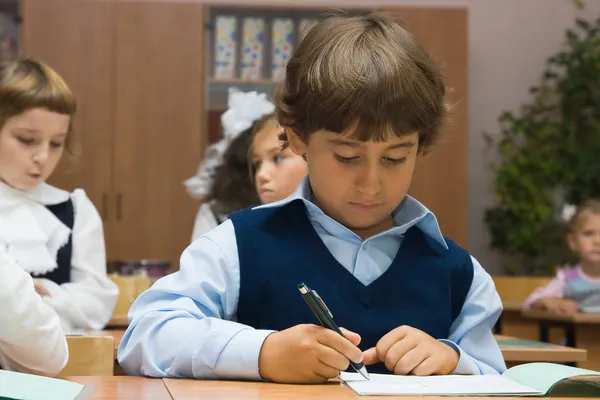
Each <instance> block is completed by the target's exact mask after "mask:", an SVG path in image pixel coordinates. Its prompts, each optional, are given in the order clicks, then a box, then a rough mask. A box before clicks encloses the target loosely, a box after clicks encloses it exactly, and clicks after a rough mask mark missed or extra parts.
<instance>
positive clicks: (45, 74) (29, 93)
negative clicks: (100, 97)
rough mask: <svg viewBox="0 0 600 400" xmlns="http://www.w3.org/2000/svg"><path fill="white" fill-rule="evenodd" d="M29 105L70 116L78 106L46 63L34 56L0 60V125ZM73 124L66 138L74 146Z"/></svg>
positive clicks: (67, 144)
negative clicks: (34, 58) (35, 58)
mask: <svg viewBox="0 0 600 400" xmlns="http://www.w3.org/2000/svg"><path fill="white" fill-rule="evenodd" d="M32 108H45V109H47V110H49V111H53V112H56V113H59V114H64V115H69V116H70V117H72V116H73V115H74V114H75V111H76V110H77V104H76V102H75V97H74V96H73V93H72V92H71V90H70V89H69V87H68V86H67V84H66V83H65V81H64V80H63V79H62V78H61V77H60V75H58V73H56V71H54V70H53V69H52V68H50V67H49V66H48V65H46V64H44V63H42V62H40V61H37V60H33V59H28V58H25V59H21V60H16V61H6V62H1V63H0V129H1V128H2V127H4V124H5V123H6V121H7V120H8V119H10V118H12V117H14V116H17V115H20V114H22V113H24V112H25V111H27V110H30V109H32ZM71 131H72V125H71V126H69V132H68V135H67V138H66V142H65V148H66V149H67V151H68V152H70V153H71V152H72V150H73V147H72V145H73V138H72V136H73V135H72V132H71Z"/></svg>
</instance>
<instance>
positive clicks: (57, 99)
mask: <svg viewBox="0 0 600 400" xmlns="http://www.w3.org/2000/svg"><path fill="white" fill-rule="evenodd" d="M75 108H76V105H75V99H74V98H73V94H72V93H71V91H70V90H69V88H68V87H67V85H66V83H65V82H64V81H63V79H62V78H61V77H60V76H59V75H58V74H57V73H56V72H55V71H53V70H52V69H51V68H50V67H48V66H47V65H45V64H43V63H41V62H37V61H34V60H20V61H15V62H8V63H2V64H1V65H0V251H3V252H5V253H6V255H7V257H9V258H10V259H12V260H14V261H15V262H16V264H17V265H19V267H21V268H22V269H23V270H24V271H25V272H27V273H29V274H30V275H31V276H32V277H33V278H34V281H33V282H34V283H33V285H34V287H35V290H36V291H37V293H38V294H39V295H40V296H42V298H43V300H44V302H45V303H46V304H47V305H48V306H50V308H52V309H54V311H56V313H57V314H58V316H59V317H60V320H61V324H62V325H63V328H64V330H65V331H70V330H73V329H102V328H103V327H104V325H105V324H106V323H107V322H108V320H109V319H110V317H111V315H112V312H113V308H114V306H115V303H116V301H117V297H118V294H119V291H118V288H117V286H116V285H115V284H114V283H113V282H112V281H111V280H110V279H109V278H108V277H107V275H106V252H105V248H104V235H103V230H102V220H101V219H100V215H99V214H98V212H97V211H96V208H95V207H94V205H93V204H92V202H91V201H90V199H89V198H88V197H87V196H86V194H85V192H84V191H83V190H81V189H77V190H75V191H74V192H73V193H69V192H67V191H64V190H61V189H58V188H56V187H53V186H50V185H49V184H47V183H46V180H47V179H48V178H49V177H50V175H52V173H53V172H54V169H55V168H56V165H57V164H58V162H59V161H60V159H61V158H62V156H63V153H64V151H65V149H67V150H69V149H70V148H71V145H72V142H73V132H72V131H71V130H72V129H71V124H72V117H73V115H74V113H75ZM11 270H12V269H11ZM3 279H5V277H3ZM14 279H20V278H18V277H15V278H14ZM32 312H33V311H32ZM32 318H33V317H32ZM40 323H41V322H40ZM23 340H25V337H23ZM29 345H30V344H28V343H27V342H23V343H21V346H29Z"/></svg>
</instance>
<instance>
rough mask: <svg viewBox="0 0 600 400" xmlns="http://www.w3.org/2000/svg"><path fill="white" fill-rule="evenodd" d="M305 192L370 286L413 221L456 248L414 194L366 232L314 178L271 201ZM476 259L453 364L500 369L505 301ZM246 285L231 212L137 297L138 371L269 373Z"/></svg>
mask: <svg viewBox="0 0 600 400" xmlns="http://www.w3.org/2000/svg"><path fill="white" fill-rule="evenodd" d="M298 198H300V199H303V201H304V203H305V204H306V207H307V210H308V216H309V219H310V221H311V223H312V225H313V227H314V228H315V230H316V231H317V233H318V234H319V237H320V238H321V239H322V240H323V242H324V243H325V245H326V246H327V248H328V249H329V251H330V252H331V253H332V254H333V256H334V257H335V258H336V259H337V260H338V261H339V262H340V264H342V265H343V266H344V267H345V268H346V269H347V270H348V271H350V272H351V273H352V274H353V275H354V277H356V279H358V280H359V281H360V282H362V283H363V284H364V285H368V284H369V283H371V282H373V281H374V280H376V279H377V278H378V277H379V276H381V274H383V273H384V272H385V271H386V270H387V268H388V267H389V266H390V265H391V263H392V260H393V259H394V257H395V255H396V253H397V252H398V249H399V248H400V243H401V242H402V238H403V235H404V233H405V232H406V231H407V230H408V229H409V228H410V227H411V226H414V225H416V226H418V227H419V228H420V229H421V230H422V231H423V232H424V233H425V234H427V235H429V236H431V237H432V238H433V239H434V240H436V241H437V242H439V243H440V244H442V246H444V247H447V245H446V242H445V240H444V238H443V236H442V234H441V232H440V228H439V226H438V223H437V220H436V218H435V216H434V215H433V214H432V213H431V212H430V211H429V210H428V209H427V208H426V207H425V206H424V205H422V204H421V203H419V202H418V201H417V200H415V199H413V198H411V197H409V196H407V197H406V198H405V200H404V201H403V203H402V204H401V205H400V206H399V207H398V208H397V209H396V210H395V211H394V214H393V216H394V221H395V222H396V225H397V226H396V227H394V228H392V229H389V230H387V231H385V232H382V233H380V234H377V235H375V236H372V237H370V238H368V239H366V240H364V241H363V240H362V239H361V238H360V237H358V236H357V235H356V234H354V233H353V232H351V231H350V230H349V229H347V228H346V227H344V226H343V225H341V224H339V223H338V222H336V221H335V220H333V219H332V218H330V217H328V216H327V215H325V214H324V213H323V212H322V211H321V210H320V209H319V208H318V207H317V206H316V205H315V204H313V203H312V202H311V201H310V199H311V190H310V185H309V183H308V179H307V178H305V179H304V180H303V181H302V183H300V185H299V186H298V189H297V190H296V192H295V193H294V194H292V195H291V196H290V197H289V198H287V199H285V200H282V201H280V202H277V203H272V204H268V205H263V206H261V207H280V206H282V205H284V204H287V203H289V202H290V201H292V200H294V199H298ZM473 268H474V275H473V282H472V283H471V288H470V290H469V293H468V295H467V298H466V300H465V303H464V306H463V308H462V310H461V312H460V314H459V316H458V317H457V319H456V320H455V321H454V323H453V324H452V326H451V330H450V335H449V338H448V340H442V341H443V342H445V343H447V344H448V345H450V346H452V347H454V348H455V349H456V351H457V352H459V354H460V356H459V362H458V365H457V367H456V369H455V370H454V372H453V373H455V374H474V375H478V374H497V373H501V372H503V371H504V370H505V369H506V366H505V363H504V359H503V357H502V353H501V352H500V348H499V347H498V344H497V342H496V340H495V339H494V336H493V334H492V327H493V325H494V324H495V322H496V320H497V319H498V317H499V315H500V313H501V311H502V303H501V301H500V297H499V296H498V293H497V292H496V289H495V287H494V283H493V281H492V278H491V277H490V276H489V275H488V274H487V273H486V272H485V270H484V269H483V268H482V267H481V265H480V264H479V263H478V262H477V261H476V260H475V259H474V258H473ZM239 289H240V264H239V258H238V251H237V242H236V237H235V231H234V227H233V224H232V222H231V221H226V222H224V223H223V224H221V225H219V226H218V227H217V228H215V229H214V230H212V231H210V232H209V233H207V234H206V235H204V236H201V237H200V238H198V239H197V240H196V241H194V242H193V243H192V244H191V245H190V246H189V247H188V248H187V249H186V250H185V251H184V252H183V255H182V256H181V265H180V270H179V271H178V272H176V273H173V274H171V275H168V276H166V277H164V278H162V279H160V280H159V281H157V282H156V283H155V284H154V285H153V286H152V287H151V288H150V289H149V290H147V291H146V292H144V293H142V294H141V295H140V296H139V297H138V298H137V299H136V301H135V302H134V303H133V305H132V307H131V309H130V311H129V321H130V324H129V327H128V329H127V331H126V332H125V335H124V336H123V339H122V341H121V344H120V346H119V352H118V360H119V364H120V365H121V367H122V368H123V369H124V370H125V372H127V373H128V374H130V375H147V376H152V377H161V378H162V377H190V378H191V377H193V378H201V379H248V380H259V379H261V377H260V374H259V371H258V355H259V352H260V349H261V346H262V344H263V342H264V340H265V339H266V337H267V336H268V335H269V334H271V333H272V331H267V330H258V329H254V328H252V327H249V326H247V325H242V324H240V323H237V322H235V321H236V312H237V306H238V297H239ZM423 290H428V288H426V287H424V288H423ZM357 333H359V334H360V332H357Z"/></svg>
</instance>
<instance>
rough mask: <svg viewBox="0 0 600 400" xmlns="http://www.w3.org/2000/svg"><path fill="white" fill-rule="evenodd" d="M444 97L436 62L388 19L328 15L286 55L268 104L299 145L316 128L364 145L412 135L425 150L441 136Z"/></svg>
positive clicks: (384, 15) (398, 24)
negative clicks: (278, 83)
mask: <svg viewBox="0 0 600 400" xmlns="http://www.w3.org/2000/svg"><path fill="white" fill-rule="evenodd" d="M444 95H445V87H444V82H443V79H442V75H441V73H440V71H439V69H438V67H437V66H436V64H435V62H434V60H433V59H432V57H431V56H430V55H429V54H428V53H427V52H426V51H425V50H424V49H423V48H422V47H421V46H420V45H419V43H418V42H417V40H416V39H415V37H414V36H413V35H411V34H410V33H409V32H407V31H406V30H405V29H404V28H403V27H402V24H401V22H400V21H399V20H398V19H396V18H395V17H394V16H393V15H391V14H388V13H383V12H375V13H370V14H367V15H352V14H348V13H346V12H331V13H329V14H328V15H326V16H325V17H324V19H322V20H321V21H319V22H318V23H316V24H315V25H314V26H312V27H311V28H310V29H309V30H308V31H307V32H306V34H305V36H304V38H303V39H302V41H301V42H300V44H299V46H298V48H297V49H296V50H295V51H294V53H293V54H292V56H291V58H290V60H289V61H288V64H287V67H286V77H285V81H284V82H283V84H282V85H281V86H280V87H279V89H278V91H277V92H276V95H275V98H274V102H275V105H276V113H277V118H278V121H279V123H280V124H281V126H282V127H284V128H290V129H292V130H293V131H294V132H295V133H296V134H298V135H299V136H300V138H301V139H302V140H303V141H304V142H307V140H308V138H309V136H310V134H312V133H314V132H315V131H318V130H320V129H326V130H328V131H332V132H336V133H340V134H349V135H350V136H351V137H353V138H355V139H357V140H360V141H364V142H366V141H384V140H386V139H387V138H388V137H389V135H390V134H394V135H398V136H402V135H404V134H408V133H413V132H418V134H419V150H420V151H423V150H427V149H428V148H429V147H430V146H431V145H432V144H433V143H434V142H435V140H436V139H437V137H438V136H439V127H440V124H441V122H442V119H443V117H444V113H445V105H444ZM281 139H282V140H283V141H284V142H286V141H287V137H286V135H285V132H284V133H283V134H282V135H281Z"/></svg>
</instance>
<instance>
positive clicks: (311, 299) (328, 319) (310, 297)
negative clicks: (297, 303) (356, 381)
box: [298, 283, 371, 380]
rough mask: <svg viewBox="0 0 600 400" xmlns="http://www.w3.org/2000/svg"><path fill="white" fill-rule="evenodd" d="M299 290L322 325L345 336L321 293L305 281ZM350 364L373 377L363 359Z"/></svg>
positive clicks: (358, 370) (363, 374) (361, 372)
mask: <svg viewBox="0 0 600 400" xmlns="http://www.w3.org/2000/svg"><path fill="white" fill-rule="evenodd" d="M298 290H300V293H302V297H304V301H306V304H308V306H309V307H310V309H311V310H312V312H313V313H314V314H315V316H316V317H317V319H318V320H319V321H320V322H321V325H323V326H324V327H325V328H327V329H331V330H332V331H334V332H337V333H339V334H340V335H342V336H344V334H343V333H342V331H341V330H340V328H338V326H337V325H336V324H335V322H334V321H333V315H332V314H331V311H329V308H327V306H326V305H325V302H324V301H323V299H321V297H320V296H319V294H318V293H317V292H316V291H314V290H312V289H310V288H309V287H308V286H306V285H305V284H304V283H301V284H299V285H298ZM344 337H345V336H344ZM350 365H352V368H354V369H355V370H356V372H358V373H359V374H361V375H362V376H364V377H365V378H366V379H369V380H370V379H371V378H370V377H369V373H368V372H367V368H366V367H365V365H364V364H363V363H362V361H361V362H358V363H355V362H352V361H350Z"/></svg>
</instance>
